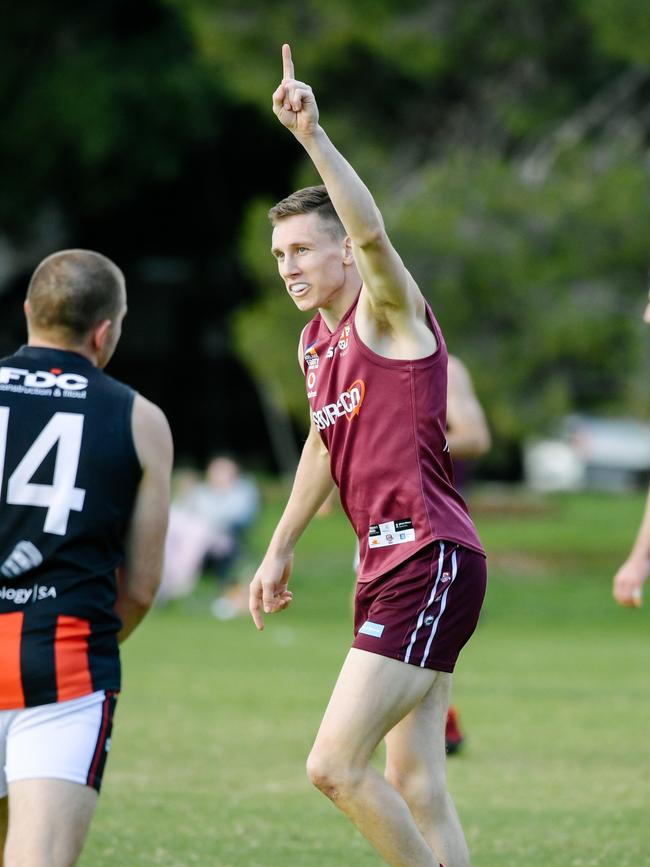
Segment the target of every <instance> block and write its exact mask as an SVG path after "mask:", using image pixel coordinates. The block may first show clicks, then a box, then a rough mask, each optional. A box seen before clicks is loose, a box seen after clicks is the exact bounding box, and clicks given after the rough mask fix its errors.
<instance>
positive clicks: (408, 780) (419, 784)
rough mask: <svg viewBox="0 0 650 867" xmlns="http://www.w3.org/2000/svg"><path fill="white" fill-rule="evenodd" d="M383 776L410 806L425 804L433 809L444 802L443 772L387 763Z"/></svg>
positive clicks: (445, 794)
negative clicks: (401, 766)
mask: <svg viewBox="0 0 650 867" xmlns="http://www.w3.org/2000/svg"><path fill="white" fill-rule="evenodd" d="M385 777H386V780H387V781H388V782H389V783H390V784H391V786H393V788H395V789H397V791H398V792H399V793H400V795H401V796H402V797H403V798H404V800H405V801H406V802H407V803H408V804H410V805H412V806H423V807H424V806H426V807H427V809H429V810H430V809H434V810H435V809H437V808H442V807H443V805H444V804H445V803H446V800H447V797H448V793H447V784H446V780H445V775H444V773H438V772H435V771H431V770H430V769H427V768H408V769H406V768H400V767H397V766H394V765H389V766H387V768H386V773H385Z"/></svg>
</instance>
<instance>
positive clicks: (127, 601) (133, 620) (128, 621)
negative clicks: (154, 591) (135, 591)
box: [115, 595, 153, 644]
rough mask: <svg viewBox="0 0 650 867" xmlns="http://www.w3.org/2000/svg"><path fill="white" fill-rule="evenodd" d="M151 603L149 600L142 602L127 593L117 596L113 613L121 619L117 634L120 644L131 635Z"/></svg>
mask: <svg viewBox="0 0 650 867" xmlns="http://www.w3.org/2000/svg"><path fill="white" fill-rule="evenodd" d="M152 601H153V600H152ZM151 604H152V603H151V602H143V601H142V600H138V599H136V598H133V597H129V596H127V595H123V596H121V597H118V599H117V602H116V603H115V613H116V614H117V616H118V617H119V618H120V620H121V621H122V628H121V629H120V631H119V632H118V634H117V640H118V641H119V643H120V644H121V643H122V642H123V641H125V640H126V639H127V638H128V637H129V635H131V633H132V632H133V630H134V629H135V628H136V626H138V624H139V623H140V622H141V621H142V620H143V619H144V617H145V615H146V614H147V612H148V611H149V609H150V608H151Z"/></svg>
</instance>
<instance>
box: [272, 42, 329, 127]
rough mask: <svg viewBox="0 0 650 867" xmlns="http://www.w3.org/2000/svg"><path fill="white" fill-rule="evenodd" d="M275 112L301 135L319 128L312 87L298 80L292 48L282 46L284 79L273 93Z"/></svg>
mask: <svg viewBox="0 0 650 867" xmlns="http://www.w3.org/2000/svg"><path fill="white" fill-rule="evenodd" d="M273 112H274V114H275V116H276V117H277V118H278V120H279V121H280V123H281V124H282V125H283V126H286V128H287V129H288V130H291V132H292V133H293V134H294V135H295V136H298V137H300V136H301V135H311V134H312V133H313V132H315V131H316V129H317V128H318V106H317V105H316V98H315V97H314V94H313V92H312V89H311V87H310V86H309V85H308V84H305V83H304V82H302V81H296V79H295V77H294V70H293V60H292V59H291V48H290V47H289V46H288V45H286V44H285V45H283V46H282V81H281V82H280V85H279V87H278V88H277V90H276V91H275V93H274V94H273Z"/></svg>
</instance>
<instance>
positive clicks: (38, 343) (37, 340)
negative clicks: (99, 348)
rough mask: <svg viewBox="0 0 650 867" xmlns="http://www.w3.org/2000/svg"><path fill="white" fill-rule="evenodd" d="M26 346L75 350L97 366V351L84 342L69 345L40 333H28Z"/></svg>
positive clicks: (65, 350)
mask: <svg viewBox="0 0 650 867" xmlns="http://www.w3.org/2000/svg"><path fill="white" fill-rule="evenodd" d="M27 345H28V346H34V347H37V348H39V349H60V350H62V351H63V352H76V353H77V355H82V356H83V357H84V358H87V359H88V361H90V362H91V364H94V365H95V366H97V353H96V352H94V351H93V350H92V349H91V348H90V347H89V346H87V345H85V344H83V343H82V344H74V346H73V345H71V344H70V343H68V342H67V341H65V340H59V339H57V338H55V337H51V336H46V335H42V334H30V335H29V338H28V340H27Z"/></svg>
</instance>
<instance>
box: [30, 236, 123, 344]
mask: <svg viewBox="0 0 650 867" xmlns="http://www.w3.org/2000/svg"><path fill="white" fill-rule="evenodd" d="M27 301H28V302H29V306H30V310H31V316H30V322H31V324H32V325H34V326H35V327H36V328H38V329H40V330H45V331H51V330H56V331H59V332H63V333H64V334H65V335H66V337H68V338H69V339H71V340H79V341H81V340H83V339H84V338H85V337H86V336H87V334H88V333H89V332H90V331H91V330H92V329H93V328H94V327H95V326H96V325H98V324H99V323H100V322H102V321H103V320H105V319H113V320H114V319H115V318H116V317H117V316H118V314H119V313H120V311H121V309H122V307H123V306H124V304H125V301H126V290H125V288H124V275H123V274H122V272H121V271H120V269H119V268H118V267H117V265H115V264H114V263H113V262H111V260H110V259H108V258H107V257H106V256H102V255H101V253H94V252H93V251H92V250H62V251H61V252H59V253H53V254H52V255H51V256H48V257H47V259H44V260H43V261H42V262H41V263H40V265H39V266H38V267H37V268H36V270H35V271H34V274H33V275H32V279H31V280H30V282H29V287H28V289H27Z"/></svg>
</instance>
